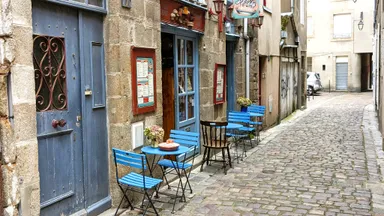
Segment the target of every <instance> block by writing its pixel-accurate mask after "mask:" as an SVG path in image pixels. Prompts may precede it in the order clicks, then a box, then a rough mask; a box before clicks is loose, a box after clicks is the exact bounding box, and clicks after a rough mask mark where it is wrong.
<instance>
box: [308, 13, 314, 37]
mask: <svg viewBox="0 0 384 216" xmlns="http://www.w3.org/2000/svg"><path fill="white" fill-rule="evenodd" d="M307 35H308V36H313V19H312V17H308V18H307Z"/></svg>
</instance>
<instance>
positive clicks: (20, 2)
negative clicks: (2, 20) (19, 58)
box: [11, 0, 32, 39]
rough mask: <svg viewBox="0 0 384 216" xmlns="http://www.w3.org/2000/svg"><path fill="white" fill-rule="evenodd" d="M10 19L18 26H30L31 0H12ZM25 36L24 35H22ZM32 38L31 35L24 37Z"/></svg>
mask: <svg viewBox="0 0 384 216" xmlns="http://www.w3.org/2000/svg"><path fill="white" fill-rule="evenodd" d="M11 8H12V21H13V24H14V25H15V26H16V25H20V26H32V2H31V1H25V0H12V1H11ZM24 36H25V35H24ZM25 38H26V39H32V37H25Z"/></svg>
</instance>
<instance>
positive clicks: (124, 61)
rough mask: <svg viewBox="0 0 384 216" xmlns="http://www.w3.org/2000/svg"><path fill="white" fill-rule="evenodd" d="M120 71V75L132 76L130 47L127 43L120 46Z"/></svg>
mask: <svg viewBox="0 0 384 216" xmlns="http://www.w3.org/2000/svg"><path fill="white" fill-rule="evenodd" d="M119 57H120V62H119V63H120V70H121V73H123V74H124V75H127V76H132V74H131V71H132V66H131V45H129V44H128V43H124V44H120V56H119Z"/></svg>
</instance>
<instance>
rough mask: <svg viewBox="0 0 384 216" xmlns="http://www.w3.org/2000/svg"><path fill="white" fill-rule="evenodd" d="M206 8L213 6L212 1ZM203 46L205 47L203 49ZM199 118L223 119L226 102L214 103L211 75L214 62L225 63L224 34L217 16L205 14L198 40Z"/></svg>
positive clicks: (212, 74)
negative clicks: (202, 32) (202, 33)
mask: <svg viewBox="0 0 384 216" xmlns="http://www.w3.org/2000/svg"><path fill="white" fill-rule="evenodd" d="M207 2H208V1H207ZM208 8H214V6H213V3H212V1H209V2H208ZM204 47H205V49H204ZM198 52H199V75H200V77H199V79H200V119H201V120H216V121H224V120H225V117H226V111H227V103H224V104H220V105H214V103H213V86H214V83H213V76H214V70H215V63H218V64H226V35H225V31H224V30H223V32H219V27H218V23H217V17H216V16H212V17H209V16H208V14H207V15H206V20H205V32H204V36H202V37H201V38H200V40H199V51H198Z"/></svg>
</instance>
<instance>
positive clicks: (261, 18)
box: [251, 13, 264, 28]
mask: <svg viewBox="0 0 384 216" xmlns="http://www.w3.org/2000/svg"><path fill="white" fill-rule="evenodd" d="M263 23H264V14H262V13H260V15H259V17H257V18H255V19H254V20H252V22H251V26H252V28H253V27H259V28H261V26H262V25H263Z"/></svg>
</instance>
